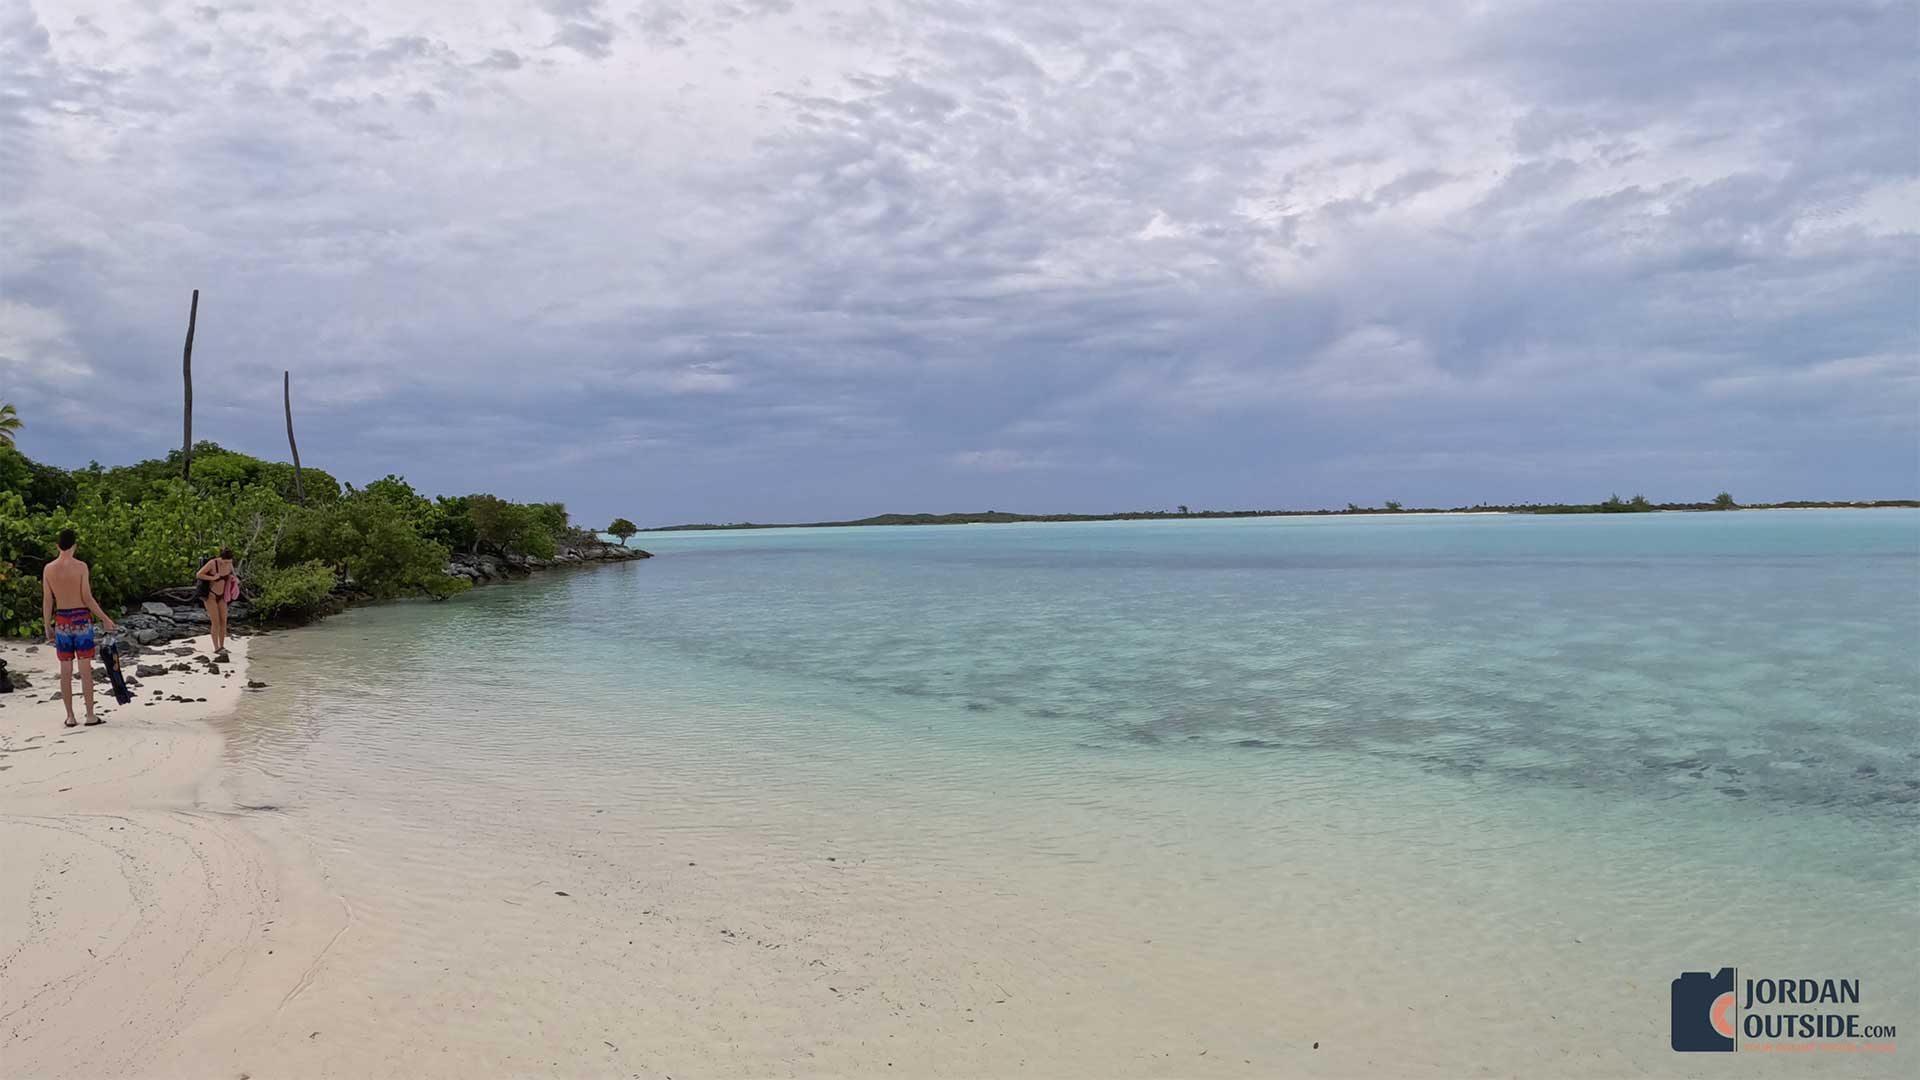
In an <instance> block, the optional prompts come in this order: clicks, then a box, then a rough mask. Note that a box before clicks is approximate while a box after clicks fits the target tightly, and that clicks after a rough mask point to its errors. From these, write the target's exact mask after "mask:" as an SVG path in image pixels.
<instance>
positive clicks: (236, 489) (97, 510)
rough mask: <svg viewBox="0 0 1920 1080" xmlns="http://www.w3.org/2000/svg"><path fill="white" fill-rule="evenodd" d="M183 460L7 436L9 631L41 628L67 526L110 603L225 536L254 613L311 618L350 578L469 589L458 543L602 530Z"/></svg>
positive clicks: (255, 465) (452, 501) (397, 484)
mask: <svg viewBox="0 0 1920 1080" xmlns="http://www.w3.org/2000/svg"><path fill="white" fill-rule="evenodd" d="M180 457H181V455H180V452H179V451H177V450H176V451H174V452H173V453H171V454H169V455H168V456H167V457H166V458H164V459H156V460H151V461H142V462H140V463H138V464H135V465H125V466H119V467H116V468H104V467H102V466H101V465H100V464H98V463H97V462H96V463H94V464H91V465H88V466H87V467H86V468H84V469H74V470H66V469H60V468H57V467H54V466H51V465H46V464H43V463H40V462H35V461H32V460H30V459H29V458H27V457H26V455H24V454H22V453H20V452H19V450H17V449H15V448H14V447H13V446H11V445H7V444H5V443H0V633H5V634H35V633H39V632H40V630H41V627H40V583H39V574H40V568H41V567H42V566H43V565H45V563H46V562H47V561H48V560H49V559H51V558H53V557H54V555H55V554H56V550H55V547H54V537H55V536H56V535H58V533H59V532H60V530H61V529H64V528H68V527H71V528H72V529H73V530H74V531H75V532H77V533H78V534H79V536H80V544H79V553H80V557H81V558H83V559H85V560H87V562H88V563H90V564H91V565H92V567H93V589H94V595H95V596H96V597H97V598H98V599H99V601H100V603H101V605H102V606H103V607H105V608H107V609H108V610H109V611H110V612H111V611H116V610H119V609H121V608H122V607H124V606H125V605H128V604H132V603H135V602H137V601H140V600H143V599H146V598H147V597H150V596H152V595H154V593H155V592H157V591H158V590H160V589H164V588H168V587H172V586H186V585H190V584H192V582H193V575H194V572H195V571H196V570H197V569H199V567H200V564H201V562H202V561H204V560H205V559H206V558H208V557H209V556H211V555H212V554H213V553H214V552H215V551H216V550H218V549H219V548H220V547H222V546H228V547H232V548H233V550H234V554H235V556H236V558H237V560H238V562H239V570H240V577H241V580H242V581H243V582H244V583H245V584H246V587H247V592H248V595H249V597H250V599H251V602H252V604H253V606H254V609H255V610H256V611H257V612H259V613H260V614H263V615H269V616H272V615H280V616H300V615H305V614H310V613H312V612H314V611H317V610H320V609H321V608H323V607H324V606H325V605H327V604H328V603H329V602H330V598H332V597H333V596H334V594H335V592H336V590H339V589H342V588H346V589H350V590H352V592H354V593H355V594H359V595H364V596H368V597H376V598H378V597H395V596H430V597H444V596H448V595H450V594H452V593H454V592H458V591H460V590H462V589H465V588H467V587H468V583H467V582H465V581H463V580H461V579H459V578H455V577H450V576H448V574H447V573H446V566H447V562H448V559H449V557H450V555H451V554H452V553H453V552H456V551H459V552H467V553H471V554H493V555H500V556H506V557H515V556H531V557H537V558H551V557H552V556H553V554H554V549H555V544H556V543H558V542H562V541H579V540H585V539H590V538H592V534H590V533H587V532H584V531H583V530H579V529H576V528H574V527H573V526H572V525H571V524H570V523H569V521H568V519H567V510H566V507H565V506H563V505H561V504H560V503H534V504H522V503H514V502H509V501H507V500H505V499H500V498H496V497H495V496H492V495H486V494H474V495H463V496H459V497H455V498H437V499H433V498H428V497H426V496H424V495H421V494H420V493H418V492H416V491H414V490H413V488H412V487H411V486H410V485H409V484H408V483H407V482H406V481H405V480H403V479H401V478H400V477H397V476H388V477H385V478H383V479H380V480H375V481H374V482H372V483H370V484H368V485H366V487H364V488H356V487H354V486H353V485H351V484H342V483H340V482H339V481H338V480H336V479H334V478H333V477H332V476H329V475H328V474H327V473H325V472H323V471H321V470H319V469H314V468H303V469H302V470H301V480H302V486H303V487H304V490H305V492H306V500H305V503H304V504H301V503H299V502H296V501H295V497H294V483H293V466H291V465H286V464H282V463H279V462H271V461H262V460H261V459H259V458H255V457H250V456H248V455H246V454H239V453H234V452H232V451H229V450H225V449H222V448H221V447H219V446H217V445H215V444H213V443H210V442H203V443H198V444H196V445H195V446H194V451H193V480H192V483H191V484H189V483H188V482H186V481H185V480H182V479H181V476H180V474H181V468H180V465H181V462H180Z"/></svg>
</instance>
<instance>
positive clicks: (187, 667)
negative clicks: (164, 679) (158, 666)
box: [167, 663, 193, 672]
mask: <svg viewBox="0 0 1920 1080" xmlns="http://www.w3.org/2000/svg"><path fill="white" fill-rule="evenodd" d="M167 670H168V671H181V672H187V671H192V670H193V665H192V664H184V663H174V664H168V665H167Z"/></svg>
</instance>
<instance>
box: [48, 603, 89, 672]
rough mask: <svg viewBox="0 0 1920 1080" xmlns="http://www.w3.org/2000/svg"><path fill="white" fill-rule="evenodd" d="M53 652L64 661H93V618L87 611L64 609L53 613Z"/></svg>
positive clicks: (82, 609)
mask: <svg viewBox="0 0 1920 1080" xmlns="http://www.w3.org/2000/svg"><path fill="white" fill-rule="evenodd" d="M53 651H54V653H55V654H56V655H58V656H59V657H60V659H62V660H71V659H73V658H74V657H76V656H77V657H79V658H80V659H82V660H91V659H93V616H92V615H90V614H88V612H87V609H86V608H83V607H80V608H62V609H61V610H59V611H56V612H54V613H53Z"/></svg>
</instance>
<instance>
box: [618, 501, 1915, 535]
mask: <svg viewBox="0 0 1920 1080" xmlns="http://www.w3.org/2000/svg"><path fill="white" fill-rule="evenodd" d="M1890 507H1903V508H1908V509H1913V508H1920V499H1879V500H1874V501H1871V502H1815V501H1810V500H1801V501H1795V502H1779V503H1753V504H1748V505H1741V504H1734V505H1722V504H1719V503H1711V502H1706V503H1642V504H1629V503H1621V502H1618V501H1617V500H1614V501H1611V502H1610V503H1590V504H1581V503H1528V504H1518V505H1512V506H1456V507H1450V508H1442V507H1418V508H1414V509H1399V508H1393V507H1373V506H1350V507H1348V508H1347V509H1345V510H1194V511H1189V512H1185V513H1182V512H1180V511H1174V510H1138V511H1131V512H1127V513H1117V514H1014V513H1003V512H1001V511H997V510H989V511H987V512H985V513H980V514H878V515H875V516H873V517H866V518H859V519H857V520H853V521H794V522H779V523H760V522H751V521H740V522H729V523H726V524H714V523H707V524H697V525H657V526H654V527H653V528H650V529H641V530H640V533H667V532H731V531H739V530H745V529H848V528H862V527H868V526H886V525H1010V524H1015V523H1019V522H1070V521H1211V520H1219V519H1226V518H1266V517H1460V516H1467V515H1485V514H1541V515H1552V514H1648V513H1723V512H1727V511H1735V510H1877V509H1886V508H1890ZM636 535H637V534H636Z"/></svg>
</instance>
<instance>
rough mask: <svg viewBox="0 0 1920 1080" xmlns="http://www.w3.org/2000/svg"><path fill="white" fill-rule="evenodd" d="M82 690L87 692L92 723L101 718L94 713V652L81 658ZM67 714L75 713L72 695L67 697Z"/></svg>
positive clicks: (89, 718)
mask: <svg viewBox="0 0 1920 1080" xmlns="http://www.w3.org/2000/svg"><path fill="white" fill-rule="evenodd" d="M80 690H81V693H83V694H85V695H86V698H87V723H89V724H91V723H93V722H94V721H95V720H97V719H99V717H96V716H94V715H93V654H92V653H88V654H87V655H86V656H83V657H81V658H80ZM67 715H68V716H72V715H73V697H72V695H68V697H67Z"/></svg>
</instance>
